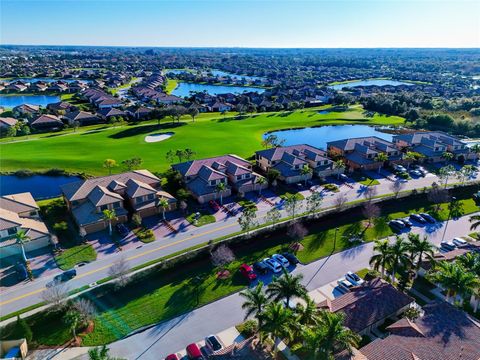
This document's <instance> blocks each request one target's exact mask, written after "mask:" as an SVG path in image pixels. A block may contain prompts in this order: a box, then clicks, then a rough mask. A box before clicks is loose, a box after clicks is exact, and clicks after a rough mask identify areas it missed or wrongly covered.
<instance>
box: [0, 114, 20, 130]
mask: <svg viewBox="0 0 480 360" xmlns="http://www.w3.org/2000/svg"><path fill="white" fill-rule="evenodd" d="M17 123H18V120H17V119H15V118H12V117H0V132H2V133H4V132H5V131H6V130H7V129H9V128H11V127H12V126H15V125H17Z"/></svg>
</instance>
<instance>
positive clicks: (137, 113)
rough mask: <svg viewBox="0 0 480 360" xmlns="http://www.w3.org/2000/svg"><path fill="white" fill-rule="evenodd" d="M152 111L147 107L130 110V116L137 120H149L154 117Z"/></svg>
mask: <svg viewBox="0 0 480 360" xmlns="http://www.w3.org/2000/svg"><path fill="white" fill-rule="evenodd" d="M152 111H153V110H152V109H150V108H147V107H143V106H141V107H139V108H130V109H129V110H128V114H129V115H130V116H131V117H133V118H134V119H136V120H143V119H148V118H149V117H150V116H151V115H152Z"/></svg>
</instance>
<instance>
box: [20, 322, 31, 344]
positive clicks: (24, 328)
mask: <svg viewBox="0 0 480 360" xmlns="http://www.w3.org/2000/svg"><path fill="white" fill-rule="evenodd" d="M17 329H18V334H20V335H21V336H22V337H24V338H25V339H26V340H27V343H31V342H32V338H33V333H32V329H31V328H30V325H28V323H27V322H26V321H25V319H22V318H20V315H17Z"/></svg>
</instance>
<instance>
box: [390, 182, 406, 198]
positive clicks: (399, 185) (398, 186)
mask: <svg viewBox="0 0 480 360" xmlns="http://www.w3.org/2000/svg"><path fill="white" fill-rule="evenodd" d="M404 188H405V183H404V182H402V181H400V180H395V181H394V182H393V183H391V184H390V190H391V191H392V192H393V193H394V194H395V197H398V194H399V193H400V192H401V191H402V190H403V189H404Z"/></svg>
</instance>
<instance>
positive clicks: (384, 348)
mask: <svg viewBox="0 0 480 360" xmlns="http://www.w3.org/2000/svg"><path fill="white" fill-rule="evenodd" d="M386 330H387V331H388V332H389V333H390V334H389V335H388V336H387V337H386V338H384V339H382V338H377V339H375V340H374V341H372V342H371V343H369V344H368V345H366V346H364V347H362V348H361V349H359V351H360V353H361V354H362V355H363V356H365V357H366V359H367V360H385V359H388V360H414V359H415V360H440V359H442V360H443V359H445V360H447V359H451V360H454V359H461V360H478V359H480V326H479V324H478V321H477V320H474V319H472V318H471V317H470V316H469V315H468V314H466V313H465V312H464V311H462V310H460V309H457V308H456V307H454V306H453V305H450V304H448V303H446V302H438V303H433V304H427V305H425V306H423V314H422V315H421V316H420V317H419V318H417V319H416V320H415V321H411V320H408V319H406V318H404V319H400V320H399V321H397V322H395V323H393V324H392V325H390V326H388V327H387V328H386Z"/></svg>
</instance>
